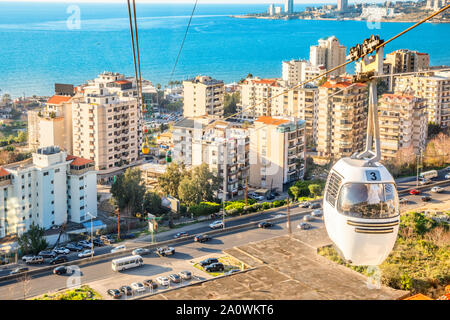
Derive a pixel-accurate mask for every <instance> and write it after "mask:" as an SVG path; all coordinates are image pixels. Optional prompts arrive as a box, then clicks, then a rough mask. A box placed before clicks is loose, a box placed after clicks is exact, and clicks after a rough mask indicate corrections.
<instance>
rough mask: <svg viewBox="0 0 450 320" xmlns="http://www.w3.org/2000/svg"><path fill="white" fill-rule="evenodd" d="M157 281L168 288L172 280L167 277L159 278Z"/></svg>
mask: <svg viewBox="0 0 450 320" xmlns="http://www.w3.org/2000/svg"><path fill="white" fill-rule="evenodd" d="M156 281H158V283H159V284H160V285H162V286H168V285H169V284H170V280H169V278H167V277H158V278H156Z"/></svg>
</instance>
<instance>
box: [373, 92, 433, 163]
mask: <svg viewBox="0 0 450 320" xmlns="http://www.w3.org/2000/svg"><path fill="white" fill-rule="evenodd" d="M379 103H380V105H379V107H378V113H379V124H380V138H381V141H380V144H381V155H382V158H383V159H385V160H389V159H392V158H395V157H396V153H397V151H399V150H400V149H402V148H407V147H410V146H411V145H412V146H413V149H414V152H415V153H416V154H418V153H419V152H420V150H424V149H425V145H426V140H427V134H428V132H427V131H428V130H427V129H428V124H427V114H426V102H425V100H424V99H420V98H416V97H413V96H411V95H406V94H384V95H383V96H382V97H381V99H380V101H379Z"/></svg>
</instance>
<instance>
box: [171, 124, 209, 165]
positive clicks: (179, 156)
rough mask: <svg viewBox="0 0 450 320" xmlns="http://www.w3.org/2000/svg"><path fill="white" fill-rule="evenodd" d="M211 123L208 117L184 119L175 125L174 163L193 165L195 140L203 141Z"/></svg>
mask: <svg viewBox="0 0 450 320" xmlns="http://www.w3.org/2000/svg"><path fill="white" fill-rule="evenodd" d="M210 122H211V119H208V118H207V117H198V118H183V119H182V120H180V121H178V122H177V123H175V124H174V125H173V130H172V141H173V145H174V147H173V162H177V163H184V164H185V165H186V166H192V165H193V163H194V162H193V152H192V142H193V140H201V139H202V136H203V129H204V128H205V127H206V125H208V124H209V123H210Z"/></svg>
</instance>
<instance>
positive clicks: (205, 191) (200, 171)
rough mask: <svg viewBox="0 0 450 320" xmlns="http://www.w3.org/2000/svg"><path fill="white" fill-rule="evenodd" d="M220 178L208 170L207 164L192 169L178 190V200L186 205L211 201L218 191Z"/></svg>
mask: <svg viewBox="0 0 450 320" xmlns="http://www.w3.org/2000/svg"><path fill="white" fill-rule="evenodd" d="M219 186H220V178H218V177H217V176H216V175H214V173H212V172H211V171H210V170H209V167H208V165H207V164H205V163H203V164H202V165H200V166H198V167H195V168H194V169H192V170H191V171H190V172H189V174H188V175H186V176H185V177H184V178H183V180H182V181H180V185H179V188H178V194H179V196H180V200H181V201H182V202H184V203H185V204H188V205H194V204H199V203H200V202H201V201H212V200H213V199H214V195H215V194H216V193H217V191H218V190H219Z"/></svg>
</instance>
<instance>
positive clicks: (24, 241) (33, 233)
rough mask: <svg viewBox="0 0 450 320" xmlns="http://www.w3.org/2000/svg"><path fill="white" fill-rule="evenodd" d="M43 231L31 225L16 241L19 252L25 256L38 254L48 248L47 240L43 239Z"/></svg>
mask: <svg viewBox="0 0 450 320" xmlns="http://www.w3.org/2000/svg"><path fill="white" fill-rule="evenodd" d="M44 234H45V230H44V228H41V227H39V226H38V225H36V224H34V222H33V223H32V225H31V226H30V229H29V230H28V231H27V232H25V233H24V234H22V235H21V236H20V237H19V238H18V239H17V244H18V245H19V249H20V252H21V253H22V254H23V255H25V254H29V253H31V254H35V255H36V254H38V253H39V252H40V251H42V250H44V249H45V248H47V247H48V243H47V240H45V238H44Z"/></svg>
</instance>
